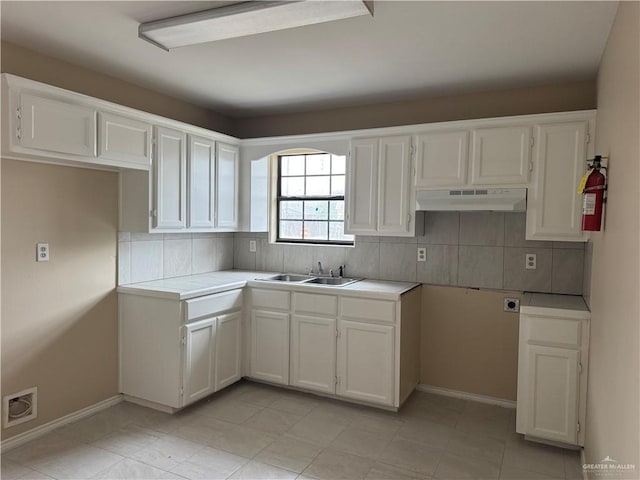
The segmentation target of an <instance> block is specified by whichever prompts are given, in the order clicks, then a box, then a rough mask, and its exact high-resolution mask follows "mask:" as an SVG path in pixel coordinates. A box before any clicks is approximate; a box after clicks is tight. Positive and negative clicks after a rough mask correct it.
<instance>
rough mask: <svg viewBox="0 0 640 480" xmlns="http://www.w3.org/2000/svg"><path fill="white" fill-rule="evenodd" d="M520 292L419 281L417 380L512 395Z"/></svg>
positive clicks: (474, 391)
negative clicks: (514, 308)
mask: <svg viewBox="0 0 640 480" xmlns="http://www.w3.org/2000/svg"><path fill="white" fill-rule="evenodd" d="M504 297H515V298H520V293H515V292H499V291H489V290H473V289H466V288H455V287H440V286H429V285H423V287H422V325H421V369H420V383H422V384H424V385H431V386H436V387H443V388H448V389H452V390H459V391H462V392H470V393H476V394H479V395H487V396H490V397H495V398H502V399H508V400H515V399H516V393H517V374H518V319H519V316H518V314H517V313H507V312H504V311H503V304H504Z"/></svg>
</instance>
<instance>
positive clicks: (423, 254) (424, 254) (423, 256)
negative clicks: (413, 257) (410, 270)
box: [418, 247, 427, 262]
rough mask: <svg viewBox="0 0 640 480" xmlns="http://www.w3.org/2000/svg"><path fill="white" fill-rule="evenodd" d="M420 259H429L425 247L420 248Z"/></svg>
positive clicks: (424, 260)
mask: <svg viewBox="0 0 640 480" xmlns="http://www.w3.org/2000/svg"><path fill="white" fill-rule="evenodd" d="M418 261H419V262H426V261H427V249H426V248H425V247H419V248H418Z"/></svg>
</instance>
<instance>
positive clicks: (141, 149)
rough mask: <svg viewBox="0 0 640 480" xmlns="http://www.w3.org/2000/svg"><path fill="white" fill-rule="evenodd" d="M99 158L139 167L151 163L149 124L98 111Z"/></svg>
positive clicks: (150, 131) (147, 166)
mask: <svg viewBox="0 0 640 480" xmlns="http://www.w3.org/2000/svg"><path fill="white" fill-rule="evenodd" d="M99 132H100V136H99V138H100V153H99V158H100V159H101V160H102V159H105V160H114V161H116V162H122V163H123V164H126V165H129V164H130V165H131V166H134V167H140V168H147V169H148V168H149V166H150V165H151V133H152V129H151V125H150V124H148V123H144V122H140V121H138V120H133V119H131V118H127V117H121V116H120V115H114V114H112V113H100V130H99Z"/></svg>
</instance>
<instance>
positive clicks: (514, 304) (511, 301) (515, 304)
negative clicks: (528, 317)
mask: <svg viewBox="0 0 640 480" xmlns="http://www.w3.org/2000/svg"><path fill="white" fill-rule="evenodd" d="M504 311H505V312H519V311H520V300H518V299H517V298H511V297H505V299H504Z"/></svg>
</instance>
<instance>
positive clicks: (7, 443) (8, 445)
mask: <svg viewBox="0 0 640 480" xmlns="http://www.w3.org/2000/svg"><path fill="white" fill-rule="evenodd" d="M121 401H122V395H120V394H118V395H114V396H113V397H111V398H107V399H106V400H103V401H101V402H98V403H94V404H93V405H89V406H88V407H85V408H83V409H81V410H78V411H76V412H73V413H70V414H69V415H65V416H64V417H60V418H57V419H55V420H52V421H50V422H47V423H45V424H44V425H40V426H38V427H35V428H32V429H31V430H27V431H26V432H22V433H19V434H18V435H16V436H14V437H11V438H8V439H6V440H3V441H2V443H1V444H0V451H1V452H2V453H4V452H6V451H8V450H11V449H12V448H16V447H18V446H20V445H22V444H25V443H27V442H28V441H30V440H33V439H35V438H38V437H41V436H43V435H44V434H45V433H49V432H50V431H51V430H54V429H56V428H58V427H61V426H63V425H67V424H69V423H73V422H76V421H78V420H80V419H82V418H85V417H88V416H90V415H93V414H95V413H98V412H99V411H101V410H105V409H107V408H109V407H111V406H113V405H116V404H118V403H120V402H121Z"/></svg>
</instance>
